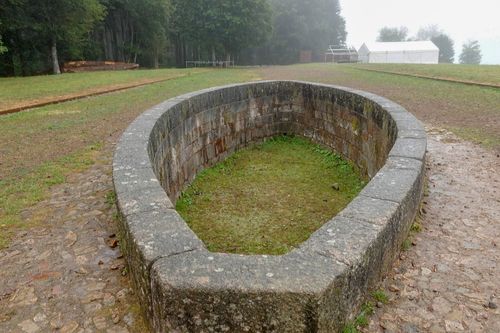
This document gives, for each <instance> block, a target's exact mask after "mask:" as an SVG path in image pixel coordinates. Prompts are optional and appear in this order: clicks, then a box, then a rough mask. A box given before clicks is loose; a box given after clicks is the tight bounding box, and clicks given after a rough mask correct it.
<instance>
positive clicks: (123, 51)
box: [90, 0, 172, 68]
mask: <svg viewBox="0 0 500 333" xmlns="http://www.w3.org/2000/svg"><path fill="white" fill-rule="evenodd" d="M101 1H102V3H103V5H104V6H105V7H106V11H107V15H106V18H105V20H104V23H103V24H102V26H98V27H97V29H96V30H95V32H94V36H93V45H94V47H93V49H92V52H93V53H94V54H90V56H99V57H101V58H103V59H106V60H115V61H122V62H134V63H135V62H138V63H140V64H141V65H143V66H147V67H155V68H157V67H159V66H160V64H164V63H166V62H167V61H168V59H167V54H168V46H169V40H168V23H169V20H170V15H171V12H172V8H171V3H170V0H101Z"/></svg>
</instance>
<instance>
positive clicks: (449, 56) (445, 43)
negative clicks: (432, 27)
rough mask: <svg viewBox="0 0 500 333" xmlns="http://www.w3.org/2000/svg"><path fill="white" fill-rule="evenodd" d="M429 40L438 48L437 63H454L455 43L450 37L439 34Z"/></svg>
mask: <svg viewBox="0 0 500 333" xmlns="http://www.w3.org/2000/svg"><path fill="white" fill-rule="evenodd" d="M431 40H432V42H433V43H434V44H436V46H437V47H438V48H439V63H445V64H451V63H453V62H454V61H455V48H454V45H455V43H454V42H453V40H452V39H451V37H450V36H448V35H446V34H440V35H437V36H435V37H432V39H431Z"/></svg>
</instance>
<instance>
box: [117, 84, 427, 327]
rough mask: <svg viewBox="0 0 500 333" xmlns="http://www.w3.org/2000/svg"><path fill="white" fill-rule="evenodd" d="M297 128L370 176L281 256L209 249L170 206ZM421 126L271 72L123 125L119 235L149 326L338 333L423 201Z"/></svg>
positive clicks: (347, 94) (383, 102) (382, 103)
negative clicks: (238, 154)
mask: <svg viewBox="0 0 500 333" xmlns="http://www.w3.org/2000/svg"><path fill="white" fill-rule="evenodd" d="M283 134H293V135H298V136H303V137H307V138H310V139H311V140H313V141H314V142H316V143H320V144H323V145H325V146H328V147H330V148H332V149H334V150H335V151H337V152H338V153H340V154H342V155H343V156H344V157H345V158H347V159H349V160H351V161H352V162H353V163H354V164H355V165H357V166H358V167H359V168H360V170H361V171H362V172H363V173H365V174H366V175H367V176H369V177H370V178H371V181H370V183H369V184H368V185H367V186H366V187H365V188H364V189H363V190H362V191H361V193H360V195H359V196H358V197H356V198H355V199H354V200H353V201H352V202H351V203H350V204H349V205H348V206H347V207H346V208H345V209H344V210H343V211H342V212H341V213H340V214H338V215H337V216H335V217H333V218H332V219H331V220H330V221H329V222H327V223H326V224H325V225H324V226H323V227H321V228H320V229H319V230H318V231H316V232H315V233H314V234H313V235H312V236H311V237H310V238H309V239H308V240H307V241H306V242H304V243H303V244H302V245H300V246H299V247H298V248H297V249H295V250H293V251H292V252H290V253H288V254H286V255H282V256H248V255H234V254H222V253H211V252H209V251H208V250H207V249H206V247H205V246H204V244H203V243H202V242H201V241H200V240H199V238H198V237H197V236H196V235H195V234H194V233H193V232H192V231H191V229H190V228H189V227H188V226H187V224H186V223H185V222H184V221H183V220H182V218H181V217H180V216H179V214H178V213H177V212H176V211H175V208H174V204H173V202H175V200H177V199H178V198H179V196H180V194H181V192H182V190H183V189H184V188H185V187H186V186H187V185H188V184H189V183H190V182H191V181H192V180H193V179H194V177H195V176H196V174H197V173H198V172H199V171H201V170H202V169H204V168H206V167H210V166H212V165H214V164H215V163H217V162H219V161H221V160H223V159H225V158H226V157H227V156H229V155H230V154H232V153H233V152H235V151H236V150H238V149H240V148H243V147H245V146H247V145H248V144H250V143H254V142H259V141H262V140H265V139H266V138H269V137H273V136H275V135H283ZM426 145H427V141H426V135H425V131H424V128H423V126H422V125H421V123H420V122H419V121H418V120H417V119H416V118H415V117H413V116H412V115H411V114H410V113H408V112H407V111H406V110H405V109H403V108H402V107H401V106H399V105H397V104H395V103H393V102H391V101H389V100H387V99H385V98H382V97H379V96H376V95H373V94H370V93H366V92H362V91H357V90H353V89H348V88H343V87H336V86H329V85H322V84H316V83H308V82H296V81H265V82H256V83H248V84H239V85H231V86H225V87H220V88H213V89H207V90H203V91H199V92H195V93H191V94H187V95H184V96H180V97H177V98H174V99H171V100H168V101H166V102H164V103H162V104H160V105H158V106H156V107H154V108H152V109H150V110H148V111H147V112H145V113H144V114H143V115H141V116H140V117H139V118H138V119H137V120H136V121H135V122H134V123H133V124H132V125H131V126H130V127H129V128H128V129H127V130H126V131H125V133H124V134H123V136H122V138H121V140H120V142H119V143H118V146H117V148H116V152H115V156H114V161H113V181H114V186H115V191H116V195H117V202H118V208H119V211H120V215H121V219H120V220H121V222H120V231H121V235H120V237H121V246H122V251H123V252H124V255H125V256H126V258H127V261H128V267H129V271H130V273H131V276H132V279H133V283H134V287H135V291H136V293H137V295H138V296H139V299H140V301H141V304H142V306H143V309H144V312H145V314H146V317H147V319H148V320H149V323H150V325H151V327H152V329H153V330H154V331H157V332H335V331H339V330H341V329H342V327H343V326H344V324H345V323H346V322H347V321H348V320H350V319H352V318H353V317H354V315H355V314H356V312H357V311H358V310H359V307H360V305H361V304H362V303H363V301H364V297H365V296H366V293H367V291H368V290H369V289H370V288H373V287H375V286H376V285H377V283H378V282H380V279H381V278H382V277H383V275H384V274H385V273H386V272H387V271H388V270H389V269H390V267H391V265H392V263H393V260H394V259H395V256H396V255H397V254H398V252H399V249H400V246H401V244H402V242H403V241H404V239H405V238H406V236H407V234H408V231H409V229H410V227H411V224H412V221H413V219H414V217H415V214H416V212H417V210H418V207H419V204H420V199H421V195H422V191H423V184H424V170H425V168H424V164H425V154H426Z"/></svg>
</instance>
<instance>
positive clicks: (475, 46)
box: [460, 40, 483, 65]
mask: <svg viewBox="0 0 500 333" xmlns="http://www.w3.org/2000/svg"><path fill="white" fill-rule="evenodd" d="M482 58H483V56H482V54H481V46H480V45H479V42H478V41H477V40H472V41H468V42H467V43H465V44H464V45H463V47H462V53H461V54H460V63H461V64H467V65H479V64H480V63H481V60H482Z"/></svg>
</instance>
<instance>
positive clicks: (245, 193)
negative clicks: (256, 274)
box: [176, 136, 366, 255]
mask: <svg viewBox="0 0 500 333" xmlns="http://www.w3.org/2000/svg"><path fill="white" fill-rule="evenodd" d="M365 183H366V182H365V179H364V178H363V177H362V176H361V175H360V173H359V172H358V171H357V170H356V168H355V167H353V166H352V165H351V164H350V163H349V162H347V161H345V160H343V159H342V158H341V157H340V156H338V155H337V154H335V153H333V152H331V151H330V150H327V149H325V148H323V147H321V146H319V145H316V144H313V143H311V142H310V141H308V140H306V139H303V138H299V137H290V136H280V137H275V138H273V139H270V140H268V141H266V142H264V143H262V144H256V145H253V146H251V147H249V148H246V149H243V150H241V151H238V152H236V153H235V154H233V155H232V156H230V157H229V158H228V159H226V160H225V161H223V162H221V163H219V164H217V165H215V166H214V167H212V168H209V169H206V170H204V171H202V172H201V173H200V174H199V175H198V176H197V178H196V180H195V181H194V182H193V183H192V184H191V185H190V186H189V187H188V188H187V190H186V191H185V192H184V193H183V194H182V196H181V198H180V199H179V200H178V202H177V205H176V206H177V207H176V208H177V210H178V212H179V213H180V214H181V215H182V217H183V218H184V219H185V220H186V222H187V223H188V224H189V226H190V227H191V228H192V229H193V231H194V232H195V233H196V234H197V235H198V236H199V237H200V238H201V239H202V240H203V241H204V242H205V244H206V245H207V247H208V249H209V250H210V251H213V252H223V253H237V254H268V255H280V254H285V253H287V252H289V251H290V250H292V249H293V248H294V247H296V246H298V245H299V244H301V243H302V242H304V241H305V240H307V239H308V238H309V237H310V235H311V234H312V233H313V232H315V231H316V230H318V229H319V228H320V227H321V226H322V225H323V224H324V223H325V222H327V221H328V220H329V219H330V218H332V217H333V216H335V215H336V214H337V213H338V212H339V211H341V210H342V209H343V208H344V207H345V206H346V205H347V204H348V203H349V202H350V201H351V200H352V199H353V198H354V197H356V195H357V194H358V193H359V191H361V189H362V188H363V187H364V185H365ZM336 187H338V188H339V190H336V189H335V188H336Z"/></svg>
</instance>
